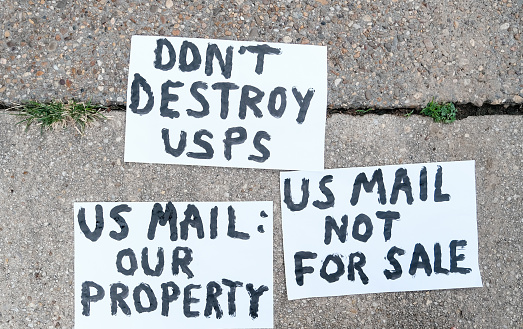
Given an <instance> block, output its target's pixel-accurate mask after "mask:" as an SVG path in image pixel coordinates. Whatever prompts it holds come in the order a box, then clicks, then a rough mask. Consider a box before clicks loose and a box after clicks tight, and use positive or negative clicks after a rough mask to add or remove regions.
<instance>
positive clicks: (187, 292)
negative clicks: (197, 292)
mask: <svg viewBox="0 0 523 329" xmlns="http://www.w3.org/2000/svg"><path fill="white" fill-rule="evenodd" d="M201 287H202V286H201V285H199V284H188V285H187V286H186V287H185V289H183V314H184V315H185V317H187V318H196V317H198V316H200V312H198V311H191V304H196V303H198V302H200V300H199V299H198V298H193V297H192V296H191V290H192V289H200V288H201Z"/></svg>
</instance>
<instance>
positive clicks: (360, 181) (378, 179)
mask: <svg viewBox="0 0 523 329" xmlns="http://www.w3.org/2000/svg"><path fill="white" fill-rule="evenodd" d="M376 183H377V184H378V202H379V203H381V204H386V203H387V195H386V191H385V184H383V173H382V172H381V169H376V171H374V173H373V174H372V179H371V181H370V182H369V181H368V180H367V175H365V173H363V172H362V173H360V174H358V176H356V179H355V180H354V186H353V188H352V197H351V198H350V204H351V205H353V206H355V205H356V204H357V203H358V200H359V198H360V191H361V186H362V185H363V188H364V189H365V192H367V193H370V192H372V190H373V189H374V185H376Z"/></svg>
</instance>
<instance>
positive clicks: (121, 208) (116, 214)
mask: <svg viewBox="0 0 523 329" xmlns="http://www.w3.org/2000/svg"><path fill="white" fill-rule="evenodd" d="M131 210H132V209H131V207H129V206H128V205H126V204H121V205H118V206H116V207H114V208H113V209H111V212H110V213H109V216H111V218H112V219H114V221H115V222H116V224H118V226H120V232H116V231H111V232H109V236H110V237H111V238H113V239H115V240H116V241H120V240H123V239H125V238H126V237H127V235H128V234H129V226H128V225H127V222H126V221H125V219H124V218H123V217H122V216H120V213H121V212H130V211H131Z"/></svg>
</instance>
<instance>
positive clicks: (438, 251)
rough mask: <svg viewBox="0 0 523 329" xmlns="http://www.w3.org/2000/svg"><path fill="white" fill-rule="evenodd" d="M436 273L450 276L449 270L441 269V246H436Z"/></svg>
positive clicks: (437, 244)
mask: <svg viewBox="0 0 523 329" xmlns="http://www.w3.org/2000/svg"><path fill="white" fill-rule="evenodd" d="M434 273H442V274H449V270H447V269H446V268H443V267H441V245H440V244H439V243H436V244H434Z"/></svg>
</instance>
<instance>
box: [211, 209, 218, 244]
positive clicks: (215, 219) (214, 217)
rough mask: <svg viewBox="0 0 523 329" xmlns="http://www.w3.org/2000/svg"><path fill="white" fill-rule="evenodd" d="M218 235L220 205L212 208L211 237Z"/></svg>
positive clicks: (214, 237)
mask: <svg viewBox="0 0 523 329" xmlns="http://www.w3.org/2000/svg"><path fill="white" fill-rule="evenodd" d="M217 236H218V207H217V206H215V207H213V208H212V209H211V239H216V237H217Z"/></svg>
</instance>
